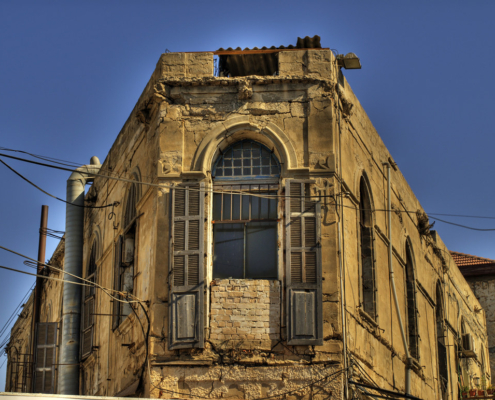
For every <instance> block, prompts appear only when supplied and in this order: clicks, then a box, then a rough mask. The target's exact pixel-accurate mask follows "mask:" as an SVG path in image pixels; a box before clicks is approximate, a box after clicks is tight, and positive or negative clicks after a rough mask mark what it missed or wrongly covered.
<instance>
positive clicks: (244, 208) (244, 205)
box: [242, 195, 251, 219]
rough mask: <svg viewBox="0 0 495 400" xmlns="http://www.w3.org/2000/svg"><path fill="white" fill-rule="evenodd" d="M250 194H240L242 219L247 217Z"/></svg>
mask: <svg viewBox="0 0 495 400" xmlns="http://www.w3.org/2000/svg"><path fill="white" fill-rule="evenodd" d="M250 197H251V196H245V195H244V196H242V219H249V198H250Z"/></svg>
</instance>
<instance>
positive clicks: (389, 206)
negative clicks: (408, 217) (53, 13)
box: [383, 162, 412, 394]
mask: <svg viewBox="0 0 495 400" xmlns="http://www.w3.org/2000/svg"><path fill="white" fill-rule="evenodd" d="M383 165H385V166H386V167H387V197H388V203H387V213H388V266H389V269H390V284H391V286H392V293H393V295H394V303H395V308H396V310H397V318H398V319H399V327H400V333H401V336H402V342H403V343H404V350H405V352H406V359H407V360H406V363H407V364H406V385H405V386H406V394H411V365H412V358H411V355H410V354H409V345H408V344H407V339H406V332H405V331H404V325H403V324H402V317H401V314H400V308H399V300H398V298H397V291H396V290H395V278H394V264H393V262H392V197H391V187H390V164H389V163H388V162H387V163H383Z"/></svg>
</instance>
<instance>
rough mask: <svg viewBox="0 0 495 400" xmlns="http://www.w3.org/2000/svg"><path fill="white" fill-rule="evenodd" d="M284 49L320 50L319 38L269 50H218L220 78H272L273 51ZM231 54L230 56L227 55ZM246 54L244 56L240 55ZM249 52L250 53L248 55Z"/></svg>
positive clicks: (274, 68) (275, 63) (275, 69)
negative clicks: (252, 76)
mask: <svg viewBox="0 0 495 400" xmlns="http://www.w3.org/2000/svg"><path fill="white" fill-rule="evenodd" d="M285 49H321V44H320V37H319V36H318V35H315V36H313V37H312V38H310V37H309V36H306V37H305V38H304V39H302V38H297V44H296V45H295V46H294V45H292V44H290V45H288V46H287V47H285V46H279V47H275V46H272V47H270V48H267V47H262V48H261V49H259V48H257V47H253V48H252V49H249V48H247V47H246V48H245V49H244V50H242V49H241V48H240V47H238V48H237V49H233V48H232V47H229V48H228V49H226V50H225V49H223V48H220V49H218V50H217V51H216V53H218V52H220V60H219V71H220V74H219V75H220V76H230V77H236V76H248V75H261V76H269V75H270V76H273V75H277V73H278V60H277V55H276V54H275V53H276V52H274V50H285ZM253 51H259V53H257V54H253ZM264 51H266V52H264ZM228 52H232V54H228ZM242 52H246V54H242ZM249 52H251V53H250V54H249Z"/></svg>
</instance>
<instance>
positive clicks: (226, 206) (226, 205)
mask: <svg viewBox="0 0 495 400" xmlns="http://www.w3.org/2000/svg"><path fill="white" fill-rule="evenodd" d="M222 196H223V218H222V219H223V220H229V219H232V218H231V214H230V202H231V197H230V194H229V193H225V194H223V195H222Z"/></svg>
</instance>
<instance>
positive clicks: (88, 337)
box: [81, 240, 98, 358]
mask: <svg viewBox="0 0 495 400" xmlns="http://www.w3.org/2000/svg"><path fill="white" fill-rule="evenodd" d="M97 251H98V243H97V241H96V240H94V241H93V245H92V246H91V253H90V255H89V261H88V266H87V270H86V279H87V280H88V281H91V282H96V258H97ZM94 312H95V287H94V286H83V315H82V324H81V331H82V340H81V355H82V358H86V357H87V356H89V355H90V354H91V352H92V351H93V327H94V315H93V314H94Z"/></svg>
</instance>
